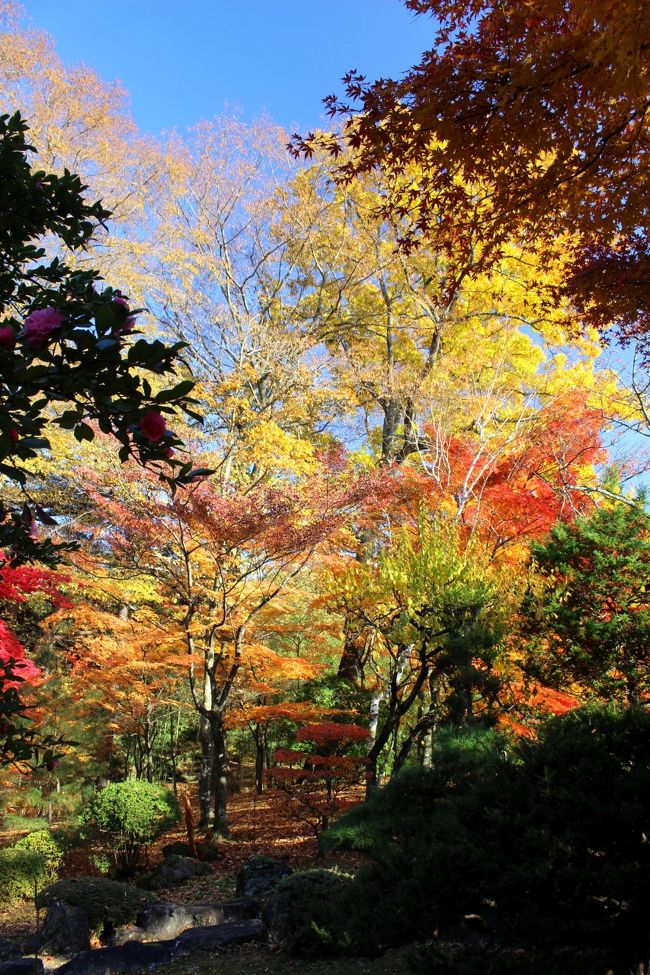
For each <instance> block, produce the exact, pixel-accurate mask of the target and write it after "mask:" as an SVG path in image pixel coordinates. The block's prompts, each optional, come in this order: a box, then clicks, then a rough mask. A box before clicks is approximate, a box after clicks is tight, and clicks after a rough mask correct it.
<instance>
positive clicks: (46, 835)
mask: <svg viewBox="0 0 650 975" xmlns="http://www.w3.org/2000/svg"><path fill="white" fill-rule="evenodd" d="M14 849H15V850H31V851H32V852H34V853H38V854H39V855H40V856H41V857H42V858H43V867H44V871H45V876H46V877H47V880H48V881H52V880H56V878H57V876H58V872H59V867H60V866H61V864H62V863H63V848H62V847H61V844H60V843H59V841H58V840H57V839H56V837H55V836H53V834H52V833H51V832H50V831H49V830H48V829H39V830H37V831H36V832H35V833H28V834H27V836H23V837H22V839H20V840H18V841H17V842H16V843H15V844H14Z"/></svg>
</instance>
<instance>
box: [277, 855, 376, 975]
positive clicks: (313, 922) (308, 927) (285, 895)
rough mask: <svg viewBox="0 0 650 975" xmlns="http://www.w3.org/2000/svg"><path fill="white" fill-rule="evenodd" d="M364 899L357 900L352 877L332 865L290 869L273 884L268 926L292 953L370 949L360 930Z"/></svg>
mask: <svg viewBox="0 0 650 975" xmlns="http://www.w3.org/2000/svg"><path fill="white" fill-rule="evenodd" d="M363 915H364V905H363V904H360V903H359V901H358V900H357V892H356V886H355V883H354V879H353V878H352V877H351V876H349V875H348V874H344V873H340V872H337V871H335V870H305V871H302V872H299V873H294V874H292V875H291V876H290V877H287V878H286V879H284V880H283V881H282V882H281V883H280V884H279V886H278V890H277V894H276V898H275V903H274V908H273V919H272V927H273V930H274V932H275V935H276V936H277V937H278V938H279V940H280V941H281V942H282V945H283V947H284V948H285V949H286V950H287V951H289V952H290V953H291V954H293V955H303V956H307V957H320V956H323V955H340V954H348V953H350V954H355V953H357V954H361V953H368V952H369V951H370V953H373V952H372V945H371V944H370V945H369V944H368V943H367V939H366V938H365V936H364V931H365V930H367V924H366V923H364V921H367V918H364V916H363Z"/></svg>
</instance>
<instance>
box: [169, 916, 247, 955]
mask: <svg viewBox="0 0 650 975" xmlns="http://www.w3.org/2000/svg"><path fill="white" fill-rule="evenodd" d="M265 937H266V925H265V924H263V923H262V921H259V920H252V921H226V922H225V923H224V924H215V925H214V926H212V927H208V928H190V929H189V930H188V931H184V932H183V934H181V935H180V936H179V937H178V938H176V941H175V945H176V957H179V956H180V955H189V954H191V953H192V952H193V951H219V950H220V949H221V948H232V947H235V946H236V945H242V944H246V943H247V942H249V941H260V940H262V939H264V938H265Z"/></svg>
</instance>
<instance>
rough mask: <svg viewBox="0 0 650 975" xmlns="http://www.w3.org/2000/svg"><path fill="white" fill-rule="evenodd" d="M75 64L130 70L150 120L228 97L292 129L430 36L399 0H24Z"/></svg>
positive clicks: (141, 116) (187, 118)
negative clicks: (348, 78) (349, 81)
mask: <svg viewBox="0 0 650 975" xmlns="http://www.w3.org/2000/svg"><path fill="white" fill-rule="evenodd" d="M23 5H24V7H25V9H26V11H27V13H28V15H29V17H30V18H31V20H32V22H33V25H34V26H35V27H40V28H43V29H45V30H46V31H47V32H48V33H49V34H51V35H52V36H53V37H54V39H55V41H56V44H57V50H58V52H59V54H60V56H61V57H62V58H63V60H64V61H65V62H66V63H68V64H72V63H76V62H78V61H83V62H85V63H86V64H87V65H89V66H90V67H92V68H94V69H95V70H96V71H97V72H98V74H99V75H100V76H101V77H103V78H104V79H106V80H115V79H119V80H120V81H121V82H122V84H123V85H124V87H125V88H126V89H127V90H128V91H129V93H130V96H131V109H132V113H133V116H134V119H135V121H136V122H137V124H138V125H139V126H140V128H142V129H145V130H146V131H149V132H159V131H161V130H163V129H169V128H177V129H184V128H185V127H187V126H189V125H191V124H192V123H194V122H196V121H198V120H199V119H202V118H210V117H212V116H214V115H217V114H219V113H221V112H223V111H224V109H225V108H226V107H228V106H229V107H230V108H231V109H232V108H235V107H237V108H241V109H242V110H243V112H244V116H245V118H249V119H250V118H253V117H255V116H257V115H259V114H261V113H262V112H263V111H266V112H267V113H268V115H270V116H271V118H272V119H273V120H274V121H276V122H278V123H280V124H281V125H283V126H285V127H286V128H290V129H292V130H293V128H295V127H298V128H299V129H300V130H301V131H304V130H306V129H308V128H312V127H314V126H316V125H318V124H319V122H320V121H321V115H322V110H323V109H322V104H321V99H322V98H323V97H324V96H325V95H328V94H330V93H331V92H332V91H335V90H336V91H338V92H340V91H341V86H340V83H339V82H340V78H341V77H342V75H343V74H344V73H345V72H346V71H347V70H349V69H350V68H356V69H358V70H359V71H361V72H363V73H365V74H366V75H367V76H368V77H369V78H373V79H374V78H377V77H380V76H385V77H386V76H388V77H391V76H395V75H399V74H400V73H401V72H402V71H405V70H406V69H407V68H408V67H409V66H410V65H411V64H413V63H415V61H417V60H419V57H418V56H419V54H421V52H422V51H423V50H424V49H425V48H427V47H429V46H430V39H431V37H432V34H433V31H432V25H431V22H430V20H428V19H425V18H422V17H418V18H415V17H414V16H413V15H412V14H411V13H410V12H409V11H408V10H406V9H405V8H404V7H403V6H402V4H401V3H400V0H241V2H237V0H23Z"/></svg>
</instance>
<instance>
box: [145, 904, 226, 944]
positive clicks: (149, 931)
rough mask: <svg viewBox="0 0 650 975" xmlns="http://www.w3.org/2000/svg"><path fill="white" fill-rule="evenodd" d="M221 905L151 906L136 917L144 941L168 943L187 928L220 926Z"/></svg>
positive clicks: (223, 914) (222, 918)
mask: <svg viewBox="0 0 650 975" xmlns="http://www.w3.org/2000/svg"><path fill="white" fill-rule="evenodd" d="M224 918H225V913H224V909H223V905H222V904H152V905H151V907H148V908H147V909H146V910H144V911H143V912H142V913H141V914H139V915H138V926H139V928H140V930H141V932H142V934H143V939H142V940H144V941H168V940H170V939H171V938H177V937H178V935H179V934H182V933H183V931H187V930H188V928H199V927H206V926H209V925H215V924H221V922H222V921H223V920H224Z"/></svg>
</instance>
